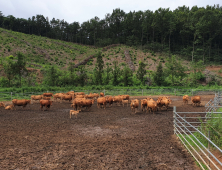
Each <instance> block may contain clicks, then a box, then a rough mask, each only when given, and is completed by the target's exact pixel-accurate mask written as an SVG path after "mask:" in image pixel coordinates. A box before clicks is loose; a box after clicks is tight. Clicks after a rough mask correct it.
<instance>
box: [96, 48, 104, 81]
mask: <svg viewBox="0 0 222 170" xmlns="http://www.w3.org/2000/svg"><path fill="white" fill-rule="evenodd" d="M96 58H97V60H96V71H95V73H96V76H95V77H96V84H98V85H101V84H102V83H103V81H102V80H103V79H102V75H103V67H104V61H103V58H102V53H101V52H99V53H98V54H97V57H96Z"/></svg>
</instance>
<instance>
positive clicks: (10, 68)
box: [3, 56, 15, 87]
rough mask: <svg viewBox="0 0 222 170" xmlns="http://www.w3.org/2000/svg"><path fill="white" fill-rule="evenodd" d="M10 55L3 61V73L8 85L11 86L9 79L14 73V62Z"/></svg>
mask: <svg viewBox="0 0 222 170" xmlns="http://www.w3.org/2000/svg"><path fill="white" fill-rule="evenodd" d="M12 59H13V58H12V57H11V56H9V57H6V62H4V63H3V69H4V73H5V74H6V77H7V79H8V84H9V87H11V80H12V79H13V78H14V75H15V62H13V60H12Z"/></svg>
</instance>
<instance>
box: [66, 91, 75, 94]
mask: <svg viewBox="0 0 222 170" xmlns="http://www.w3.org/2000/svg"><path fill="white" fill-rule="evenodd" d="M66 94H67V95H72V94H73V95H74V94H75V92H74V91H69V92H67V93H66Z"/></svg>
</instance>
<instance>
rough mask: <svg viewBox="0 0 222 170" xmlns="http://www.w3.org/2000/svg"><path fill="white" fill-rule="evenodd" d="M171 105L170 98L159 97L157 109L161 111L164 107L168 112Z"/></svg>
mask: <svg viewBox="0 0 222 170" xmlns="http://www.w3.org/2000/svg"><path fill="white" fill-rule="evenodd" d="M170 103H171V100H170V99H169V98H168V97H166V96H163V97H159V98H158V100H157V107H158V108H160V110H161V108H162V107H163V106H164V107H165V108H166V110H168V107H169V104H170Z"/></svg>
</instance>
